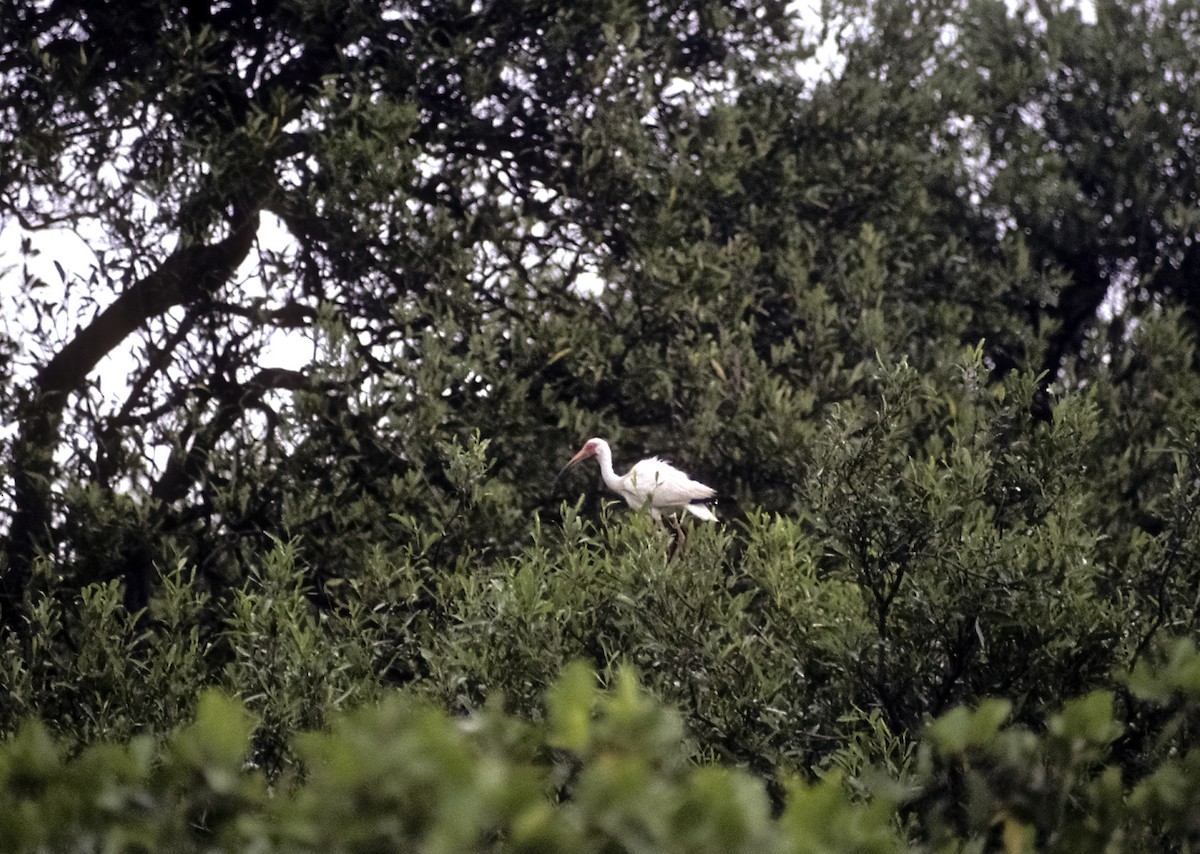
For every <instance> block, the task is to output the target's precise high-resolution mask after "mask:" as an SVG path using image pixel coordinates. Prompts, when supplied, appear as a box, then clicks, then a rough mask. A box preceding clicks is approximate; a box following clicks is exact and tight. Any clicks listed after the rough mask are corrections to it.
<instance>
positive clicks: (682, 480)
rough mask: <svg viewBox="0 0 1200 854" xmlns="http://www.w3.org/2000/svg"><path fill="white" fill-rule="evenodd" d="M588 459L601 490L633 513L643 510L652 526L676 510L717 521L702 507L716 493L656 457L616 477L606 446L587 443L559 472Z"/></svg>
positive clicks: (594, 441)
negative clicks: (596, 467)
mask: <svg viewBox="0 0 1200 854" xmlns="http://www.w3.org/2000/svg"><path fill="white" fill-rule="evenodd" d="M588 457H595V458H596V460H597V462H599V463H600V477H601V478H602V479H603V480H604V485H605V486H607V487H608V488H609V489H611V490H612V491H613V492H615V493H616V494H617V495H619V496H621V497H622V498H624V499H625V501H626V503H628V504H629V506H630V507H632V508H634V509H635V510H640V509H641V508H642V507H647V508H648V509H649V510H650V515H651V516H652V517H654V520H655V521H656V522H657V521H660V520H661V519H662V517H663V514H664V513H666V514H668V515H670V514H673V513H678V512H679V511H680V510H686V511H687V512H689V513H691V514H692V515H693V516H695V517H696V518H698V519H703V520H705V521H706V522H715V521H717V517H716V515H715V514H714V513H713V512H712V510H711V509H710V508H709V506H708V505H707V504H706V503H705V502H706V501H707V500H708V499H710V498H712V497H713V496H714V495H716V494H717V491H716V490H715V489H713V488H712V487H711V486H705V485H704V484H703V483H700V482H698V481H695V480H692V479H691V478H690V477H688V476H687V475H686V474H684V473H683V472H681V471H680V470H679V469H677V468H675V467H674V466H673V465H671V464H670V463H667V462H664V461H662V460H660V459H659V458H658V457H650V458H648V459H645V460H642V461H640V462H638V463H635V464H634V466H633V468H631V469H630V470H629V471H628V472H627V473H626V474H624V475H618V474H617V473H616V472H615V471H613V464H612V449H611V448H609V447H608V442H606V441H604V440H603V439H588V440H587V442H586V443H584V446H583V447H582V448H581V449H580V450H579V453H578V454H576V455H575V456H573V457H571V461H570V462H569V463H567V465H566V466H565V467H564V469H563V470H564V471H565V470H566V469H568V468H570V467H571V466H573V465H575V463H577V462H579V461H580V460H586V459H587V458H588Z"/></svg>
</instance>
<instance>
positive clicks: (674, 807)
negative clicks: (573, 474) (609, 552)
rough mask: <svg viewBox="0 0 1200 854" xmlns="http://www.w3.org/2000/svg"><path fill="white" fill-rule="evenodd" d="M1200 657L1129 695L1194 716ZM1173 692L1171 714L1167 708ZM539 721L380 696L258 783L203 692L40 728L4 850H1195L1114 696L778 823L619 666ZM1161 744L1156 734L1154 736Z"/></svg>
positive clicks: (956, 745)
mask: <svg viewBox="0 0 1200 854" xmlns="http://www.w3.org/2000/svg"><path fill="white" fill-rule="evenodd" d="M1197 672H1200V654H1197V652H1196V651H1195V649H1194V648H1193V647H1191V646H1190V645H1186V644H1185V645H1180V646H1178V647H1177V648H1176V650H1175V652H1174V655H1173V657H1172V659H1171V661H1170V662H1169V664H1168V665H1167V666H1166V667H1165V668H1164V669H1162V670H1158V671H1150V670H1149V669H1143V670H1141V671H1140V672H1139V673H1138V675H1137V678H1136V679H1135V680H1134V681H1135V685H1136V687H1137V690H1138V691H1139V692H1141V693H1143V694H1145V695H1146V696H1153V697H1154V698H1156V699H1158V700H1164V699H1167V698H1174V699H1177V700H1179V701H1180V702H1179V705H1178V708H1177V710H1176V712H1175V715H1176V718H1177V719H1178V718H1179V717H1182V716H1187V715H1194V714H1195V713H1196V712H1197V711H1198V710H1200V691H1198V690H1197V680H1196V673H1197ZM1176 694H1179V696H1178V697H1175V695H1176ZM544 710H545V716H544V718H543V719H542V722H541V723H531V722H529V721H528V720H526V719H523V718H517V717H512V716H510V715H507V714H505V713H503V712H502V711H501V710H500V709H499V708H498V707H497V706H496V705H495V704H491V705H489V706H487V707H485V708H483V709H480V710H478V711H476V712H474V713H472V714H471V715H468V716H466V717H461V718H452V717H449V716H447V715H446V714H445V713H443V712H440V711H438V710H437V709H435V708H433V707H431V706H429V705H426V704H423V703H421V702H417V701H414V700H413V698H412V697H410V696H405V695H404V694H402V693H395V692H393V693H390V694H389V695H387V696H386V697H384V698H383V699H382V700H381V702H379V703H377V704H372V705H370V706H366V707H363V708H361V709H359V710H357V711H354V712H350V713H339V714H337V715H335V716H334V718H333V720H332V721H331V725H330V726H329V728H328V729H327V730H326V731H322V732H306V733H301V734H299V735H298V736H297V737H296V738H295V740H294V744H293V745H292V750H293V751H294V754H295V755H296V756H297V757H298V758H299V759H300V761H301V766H299V767H302V769H303V770H302V773H301V772H300V771H298V770H297V771H293V772H292V773H290V774H288V775H287V776H286V778H285V779H281V780H279V781H278V782H277V783H276V784H275V785H273V786H270V785H268V781H267V778H266V776H265V775H264V774H263V772H262V771H261V770H260V769H256V768H254V767H253V766H252V765H247V764H246V762H245V760H246V757H247V756H248V755H249V754H250V752H251V744H252V741H253V734H254V732H255V730H256V729H257V728H258V727H261V726H262V725H263V723H262V721H261V720H256V719H255V718H254V716H253V715H251V714H250V713H249V712H248V711H247V710H246V708H245V706H244V705H242V704H241V703H239V702H237V701H236V700H233V699H232V698H229V697H228V696H227V695H224V694H222V693H219V692H216V691H208V692H206V693H204V694H203V695H202V696H201V698H200V702H199V705H198V708H197V713H196V718H195V720H194V721H193V722H191V723H189V724H187V725H186V726H183V727H182V728H180V729H178V730H177V731H175V732H174V733H172V734H170V735H169V736H168V737H166V738H165V740H163V741H161V742H159V743H156V742H155V741H154V740H153V738H152V737H150V736H148V735H146V736H139V737H137V738H135V739H133V740H131V741H129V742H127V743H125V744H113V743H97V744H94V745H92V746H90V747H88V748H86V749H85V750H84V751H83V752H81V753H80V754H78V755H76V756H74V757H70V758H68V757H67V756H65V754H64V750H63V747H62V745H60V744H58V743H56V742H55V741H54V739H52V738H51V737H50V736H49V735H48V733H47V732H46V730H45V728H44V727H43V726H42V725H41V724H40V723H38V722H37V721H36V720H32V721H29V722H27V723H25V724H24V725H22V727H21V728H20V729H19V730H18V732H17V733H16V735H15V736H12V737H10V738H9V739H7V740H6V741H5V742H3V743H2V744H0V795H2V796H3V798H2V801H0V802H2V803H3V806H2V807H0V848H3V850H5V851H11V852H14V854H17V852H24V851H45V850H79V849H81V848H82V849H89V850H90V849H96V850H129V849H134V850H171V851H201V850H204V851H249V850H255V851H275V850H279V851H364V850H408V849H412V848H420V849H421V850H429V851H437V852H444V854H450V853H451V852H465V851H524V852H533V851H542V852H545V851H571V852H588V851H594V852H603V851H631V852H632V851H680V852H683V851H687V852H703V851H712V852H737V851H747V852H751V851H753V852H773V851H777V852H889V851H902V850H913V851H926V850H928V851H934V850H937V851H944V850H963V846H966V847H967V849H968V850H981V849H979V846H981V845H983V844H984V843H985V842H986V841H987V840H989V839H996V840H998V841H999V842H1000V843H1001V844H1002V846H1003V848H1004V850H1005V851H1009V852H1019V851H1032V850H1035V849H1036V850H1039V851H1061V852H1085V851H1097V850H1106V848H1107V847H1110V846H1128V848H1130V849H1132V850H1151V849H1155V850H1165V849H1167V848H1170V847H1172V846H1176V845H1187V844H1192V843H1194V842H1195V841H1196V838H1197V836H1198V834H1200V825H1198V824H1197V821H1196V817H1195V814H1194V810H1193V809H1192V804H1194V802H1195V798H1196V797H1197V795H1198V794H1200V758H1198V754H1197V751H1196V750H1195V749H1194V748H1192V749H1190V750H1189V751H1188V752H1187V753H1186V754H1183V755H1175V756H1173V757H1172V758H1169V759H1166V760H1165V761H1164V762H1163V763H1162V764H1161V765H1160V766H1159V767H1158V768H1157V769H1156V770H1155V771H1154V772H1153V773H1152V774H1150V775H1148V776H1147V777H1145V778H1143V779H1141V780H1139V781H1134V782H1133V784H1132V785H1130V783H1127V782H1125V781H1123V780H1122V778H1121V774H1120V771H1119V769H1118V768H1117V767H1116V766H1113V765H1111V764H1108V762H1109V759H1110V756H1111V754H1110V750H1111V746H1112V744H1113V742H1114V740H1115V739H1116V738H1118V737H1119V735H1120V734H1121V731H1122V727H1121V724H1120V723H1119V722H1118V721H1117V719H1116V718H1115V716H1114V713H1113V696H1112V694H1111V693H1108V692H1102V691H1101V692H1093V693H1091V694H1089V695H1086V696H1084V697H1081V698H1079V699H1076V700H1072V701H1070V702H1068V703H1067V704H1066V705H1065V706H1064V707H1063V708H1062V710H1061V711H1060V712H1058V713H1056V714H1054V715H1052V716H1051V717H1050V718H1049V719H1048V721H1046V725H1045V726H1044V727H1039V728H1038V729H1036V730H1035V729H1027V728H1024V727H1020V726H1011V725H1006V723H1005V722H1006V719H1007V718H1008V716H1009V714H1010V712H1011V704H1009V703H1008V702H1006V701H1002V700H995V701H988V702H985V703H982V704H980V705H979V706H978V707H976V708H973V709H972V708H967V707H959V708H956V709H954V710H952V711H950V712H948V713H947V714H945V715H944V716H942V717H940V718H938V719H937V720H936V721H934V722H933V723H932V725H931V726H930V727H929V728H928V731H927V733H926V736H925V739H924V740H923V742H922V743H921V744H920V745H919V748H918V753H919V759H918V761H917V762H916V765H915V767H914V768H913V769H912V771H911V773H908V774H906V775H905V776H903V777H902V778H897V777H895V776H892V775H887V774H884V775H883V776H879V775H878V774H877V775H876V776H874V777H872V776H871V775H870V774H869V773H867V771H866V770H864V772H863V773H862V774H861V775H860V776H859V778H858V781H857V782H858V783H859V784H860V785H863V786H865V788H862V789H860V790H859V793H858V794H852V792H851V789H850V788H848V787H847V786H846V785H844V784H845V783H846V782H847V781H846V780H845V779H844V778H843V776H842V773H841V772H831V773H829V774H827V775H825V776H824V778H823V779H820V780H817V781H815V782H805V781H803V780H800V779H793V780H790V781H789V782H788V785H787V790H786V794H785V796H784V798H783V801H782V804H781V805H779V808H778V809H775V810H773V809H772V805H771V801H770V799H769V798H768V795H767V791H766V788H765V787H764V786H763V784H762V782H761V781H760V780H758V779H756V778H755V777H754V776H752V775H750V774H748V773H746V772H744V771H739V770H735V769H731V768H728V767H725V766H721V765H715V764H699V765H697V764H695V763H693V762H691V761H690V760H689V758H688V751H687V750H686V749H684V748H683V746H682V743H681V741H682V739H683V737H684V728H683V725H682V720H681V718H680V717H679V715H678V714H676V713H675V712H673V711H671V710H669V709H667V708H665V707H663V706H662V705H661V704H659V703H658V702H657V701H655V700H654V699H652V698H651V697H650V696H649V695H648V694H646V693H645V692H644V690H643V689H641V688H640V687H639V686H638V684H637V680H636V679H635V677H634V676H633V675H632V673H631V672H630V671H629V670H624V669H623V670H620V671H618V672H617V673H616V674H615V675H614V678H613V685H612V688H611V689H610V690H606V691H601V690H599V689H598V688H597V684H596V679H595V676H594V675H593V673H592V671H591V669H590V668H589V667H587V666H586V665H584V664H582V663H575V664H572V665H570V666H568V667H567V668H566V669H565V670H564V671H563V673H562V675H561V676H560V677H559V678H558V680H557V681H556V682H555V683H554V685H553V686H552V687H551V689H550V691H549V692H548V694H547V696H546V698H545V704H544ZM1164 734H1165V733H1164Z"/></svg>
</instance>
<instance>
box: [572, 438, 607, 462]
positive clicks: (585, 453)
mask: <svg viewBox="0 0 1200 854" xmlns="http://www.w3.org/2000/svg"><path fill="white" fill-rule="evenodd" d="M599 446H600V443H599V442H598V441H596V440H595V439H588V440H587V442H585V443H584V445H583V447H582V448H580V449H579V453H578V454H576V455H575V456H573V457H571V461H570V462H569V463H567V465H569V466H573V465H575V463H577V462H579V461H580V460H586V459H587V458H588V457H594V456H596V448H598V447H599Z"/></svg>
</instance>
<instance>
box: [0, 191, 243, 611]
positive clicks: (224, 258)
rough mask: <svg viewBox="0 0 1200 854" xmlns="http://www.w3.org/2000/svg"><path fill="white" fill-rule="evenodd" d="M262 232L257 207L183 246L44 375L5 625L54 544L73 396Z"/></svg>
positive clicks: (228, 269)
mask: <svg viewBox="0 0 1200 854" xmlns="http://www.w3.org/2000/svg"><path fill="white" fill-rule="evenodd" d="M257 230H258V213H257V211H254V212H252V213H249V214H247V215H244V216H242V217H241V218H240V221H238V222H235V223H234V224H233V229H232V231H231V232H230V234H229V236H228V237H226V238H225V239H224V240H221V241H219V242H217V243H214V244H200V245H192V246H186V247H184V248H182V249H179V250H176V251H175V252H174V253H172V254H171V255H170V256H168V257H167V259H166V260H165V261H164V262H163V263H162V264H161V265H160V266H159V267H158V268H157V269H156V270H154V271H153V272H152V273H150V274H149V275H147V276H146V277H144V278H143V279H141V280H140V281H138V282H135V283H134V285H133V286H132V287H130V288H129V289H128V290H126V291H125V292H124V293H122V294H121V295H120V296H119V297H117V299H116V300H115V301H114V302H113V303H112V304H111V305H110V306H109V307H108V308H106V309H105V310H104V311H102V312H101V313H100V315H99V316H98V317H96V319H95V320H93V321H92V322H91V323H90V324H89V325H88V326H86V327H84V328H82V329H81V330H79V332H78V333H77V334H76V335H75V337H74V338H72V339H71V340H70V341H68V342H67V344H66V345H65V346H64V347H63V348H62V349H61V350H60V351H59V352H58V353H57V354H56V355H55V356H54V357H53V358H51V359H50V361H49V362H47V363H46V364H45V366H43V367H42V369H41V370H40V371H39V372H38V374H37V377H36V378H35V380H34V383H33V389H32V394H31V395H30V397H29V399H28V400H26V401H25V402H24V404H23V405H22V406H21V407H20V409H19V410H18V421H19V433H18V436H17V439H16V441H15V442H14V445H13V460H14V463H15V465H14V467H13V499H14V500H13V504H14V509H13V522H12V527H11V529H10V532H9V538H8V543H7V552H8V554H7V558H8V560H7V566H6V567H5V568H4V571H3V573H2V574H0V609H2V613H0V624H2V625H5V626H7V627H9V628H16V627H17V623H16V619H17V613H18V611H19V607H18V606H19V603H20V600H21V597H22V595H23V593H24V590H25V585H26V583H27V582H28V579H29V575H30V572H31V570H32V567H33V561H34V558H35V557H36V555H37V554H38V552H39V551H41V550H43V549H44V548H45V545H46V542H47V539H46V537H47V534H48V532H49V530H50V527H51V525H52V518H51V511H50V500H49V487H48V485H49V483H50V480H51V476H52V471H53V458H54V446H55V444H56V437H57V434H58V432H59V427H60V426H61V424H62V414H63V409H64V408H65V406H66V403H67V399H68V397H69V396H70V395H71V394H74V393H77V392H78V391H79V390H80V389H82V388H83V386H84V384H85V382H86V380H87V377H88V374H89V373H91V371H92V370H93V369H94V368H95V367H96V365H97V364H98V363H99V362H100V360H101V359H103V358H104V357H105V356H107V355H108V354H109V353H111V352H112V351H113V350H114V349H115V348H116V347H117V346H118V345H120V343H121V342H122V341H124V340H125V339H126V338H127V337H128V336H129V335H130V334H131V333H133V332H134V331H136V330H137V329H139V328H142V327H143V326H144V325H145V324H146V323H147V321H149V320H150V319H151V318H154V317H158V316H160V315H161V314H163V313H164V312H166V311H167V310H169V309H171V308H174V307H175V306H177V305H186V304H189V303H192V302H195V301H196V300H198V299H200V298H201V297H202V296H204V295H207V294H211V293H212V292H213V291H215V290H216V289H217V288H218V287H220V285H221V284H223V283H224V282H225V281H227V280H228V279H229V277H230V276H232V275H233V272H234V271H235V270H236V269H237V267H238V265H239V264H240V263H241V262H242V260H243V259H244V258H245V257H246V255H247V254H249V252H250V248H251V246H252V245H253V241H254V236H255V234H256V233H257Z"/></svg>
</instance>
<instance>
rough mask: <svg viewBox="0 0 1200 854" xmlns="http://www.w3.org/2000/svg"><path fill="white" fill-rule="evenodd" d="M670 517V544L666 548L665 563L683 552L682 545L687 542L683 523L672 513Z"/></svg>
mask: <svg viewBox="0 0 1200 854" xmlns="http://www.w3.org/2000/svg"><path fill="white" fill-rule="evenodd" d="M670 518H671V546H670V548H668V549H667V563H670V562H671V561H673V560H674V559H675V558H677V557H678V556H679V555H681V554H683V546H684V543H686V542H687V534H685V533H684V531H683V524H682V523H681V522H680V521H679V517H678V516H676V515H675V514H674V513H672V514H671V517H670Z"/></svg>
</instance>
